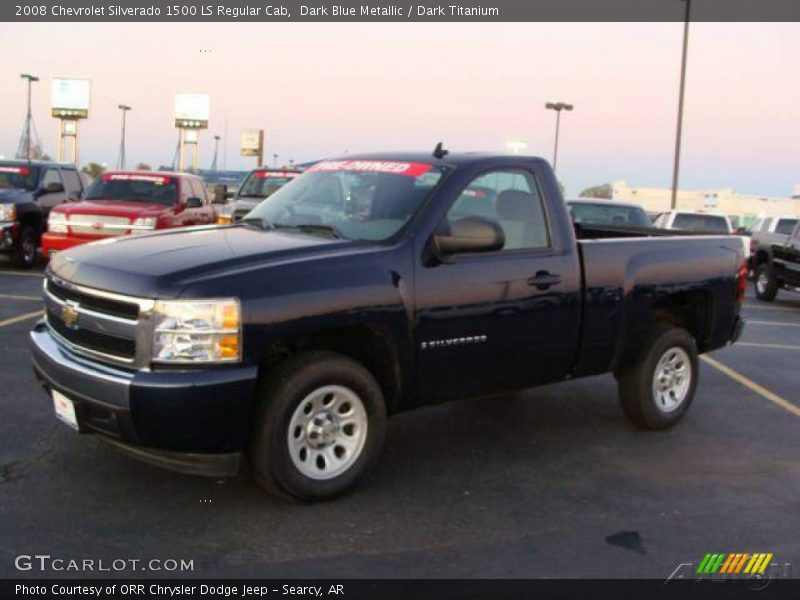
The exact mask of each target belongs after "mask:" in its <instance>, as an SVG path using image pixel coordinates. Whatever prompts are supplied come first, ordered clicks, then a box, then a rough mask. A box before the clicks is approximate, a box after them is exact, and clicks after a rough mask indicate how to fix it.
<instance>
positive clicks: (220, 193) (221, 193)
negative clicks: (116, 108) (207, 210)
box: [212, 183, 227, 204]
mask: <svg viewBox="0 0 800 600" xmlns="http://www.w3.org/2000/svg"><path fill="white" fill-rule="evenodd" d="M226 196H227V188H226V187H225V186H224V185H222V184H221V183H218V184H217V185H215V186H214V199H213V200H212V202H213V203H214V204H225V202H226V201H227V197H226Z"/></svg>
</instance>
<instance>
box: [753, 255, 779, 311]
mask: <svg viewBox="0 0 800 600" xmlns="http://www.w3.org/2000/svg"><path fill="white" fill-rule="evenodd" d="M755 290H756V298H758V299H759V300H761V301H763V302H772V301H773V300H775V296H777V295H778V280H777V279H776V278H775V274H774V273H773V272H772V267H770V265H769V263H766V262H765V263H761V264H760V265H758V267H757V268H756V276H755Z"/></svg>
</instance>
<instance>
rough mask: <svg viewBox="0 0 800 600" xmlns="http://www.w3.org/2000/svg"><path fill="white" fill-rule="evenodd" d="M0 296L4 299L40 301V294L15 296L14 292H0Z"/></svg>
mask: <svg viewBox="0 0 800 600" xmlns="http://www.w3.org/2000/svg"><path fill="white" fill-rule="evenodd" d="M0 298H5V299H6V300H38V301H40V302H41V300H42V297H41V296H17V295H16V294H0Z"/></svg>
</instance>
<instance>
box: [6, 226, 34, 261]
mask: <svg viewBox="0 0 800 600" xmlns="http://www.w3.org/2000/svg"><path fill="white" fill-rule="evenodd" d="M36 246H37V243H36V232H35V231H34V230H33V228H32V227H30V226H28V225H23V226H22V227H21V228H20V230H19V235H18V237H17V243H16V244H15V246H14V250H13V252H12V254H11V260H12V261H13V263H14V266H15V267H17V268H18V269H30V268H31V267H32V266H33V265H34V263H35V262H36Z"/></svg>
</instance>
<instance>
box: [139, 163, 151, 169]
mask: <svg viewBox="0 0 800 600" xmlns="http://www.w3.org/2000/svg"><path fill="white" fill-rule="evenodd" d="M136 170H137V171H152V170H153V167H151V166H150V165H148V164H147V163H139V164H138V165H136Z"/></svg>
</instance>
